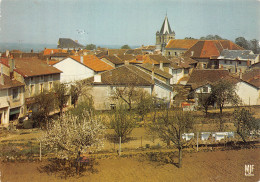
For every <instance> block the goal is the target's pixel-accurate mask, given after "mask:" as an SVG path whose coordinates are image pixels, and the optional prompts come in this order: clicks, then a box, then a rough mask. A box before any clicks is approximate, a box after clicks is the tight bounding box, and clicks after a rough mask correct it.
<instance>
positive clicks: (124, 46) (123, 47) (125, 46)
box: [121, 44, 131, 49]
mask: <svg viewBox="0 0 260 182" xmlns="http://www.w3.org/2000/svg"><path fill="white" fill-rule="evenodd" d="M121 49H131V47H130V46H129V45H127V44H126V45H123V46H122V47H121Z"/></svg>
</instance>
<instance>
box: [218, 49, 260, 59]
mask: <svg viewBox="0 0 260 182" xmlns="http://www.w3.org/2000/svg"><path fill="white" fill-rule="evenodd" d="M257 56H258V55H256V54H254V53H253V51H251V50H223V51H222V52H221V54H220V56H219V57H218V59H227V60H250V59H255V58H256V57H257Z"/></svg>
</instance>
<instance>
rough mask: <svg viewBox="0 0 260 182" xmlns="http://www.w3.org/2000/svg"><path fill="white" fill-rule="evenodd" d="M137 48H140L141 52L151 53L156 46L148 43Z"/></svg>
mask: <svg viewBox="0 0 260 182" xmlns="http://www.w3.org/2000/svg"><path fill="white" fill-rule="evenodd" d="M137 49H140V50H141V51H142V52H143V54H153V53H154V51H155V49H156V46H154V45H148V46H144V45H142V46H141V47H139V48H137Z"/></svg>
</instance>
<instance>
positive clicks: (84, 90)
mask: <svg viewBox="0 0 260 182" xmlns="http://www.w3.org/2000/svg"><path fill="white" fill-rule="evenodd" d="M90 88H91V87H90V86H89V84H87V83H85V82H84V81H82V80H80V81H75V82H73V83H72V84H71V85H70V96H71V103H72V104H73V106H74V108H75V107H76V105H77V104H78V101H79V100H80V98H82V100H85V99H90V94H89V90H90Z"/></svg>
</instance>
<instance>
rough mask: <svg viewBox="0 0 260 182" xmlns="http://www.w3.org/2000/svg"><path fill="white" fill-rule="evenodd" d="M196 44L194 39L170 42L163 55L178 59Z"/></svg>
mask: <svg viewBox="0 0 260 182" xmlns="http://www.w3.org/2000/svg"><path fill="white" fill-rule="evenodd" d="M197 42H198V40H196V39H173V40H170V41H169V42H168V44H167V45H166V47H165V49H164V51H163V55H164V56H166V57H168V58H172V57H180V56H182V55H183V54H184V53H185V52H186V51H187V50H189V49H190V48H191V47H192V46H193V45H194V44H196V43H197Z"/></svg>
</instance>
